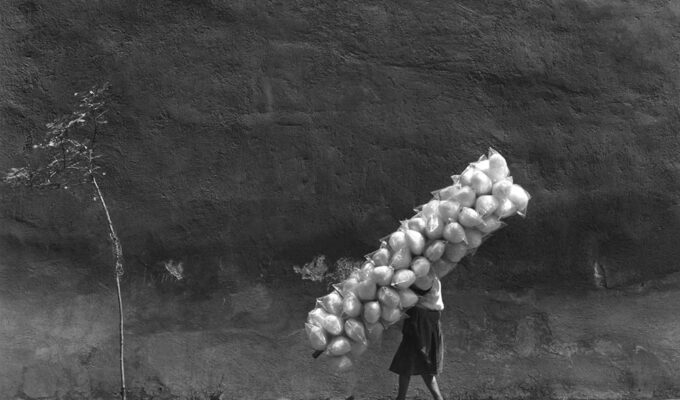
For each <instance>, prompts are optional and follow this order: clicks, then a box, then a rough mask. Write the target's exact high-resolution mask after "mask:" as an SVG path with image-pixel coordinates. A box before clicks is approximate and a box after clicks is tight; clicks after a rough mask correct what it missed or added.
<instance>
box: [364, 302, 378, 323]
mask: <svg viewBox="0 0 680 400" xmlns="http://www.w3.org/2000/svg"><path fill="white" fill-rule="evenodd" d="M380 313H381V310H380V303H378V302H377V301H369V302H368V303H365V304H364V321H366V322H367V323H369V324H375V323H376V322H378V320H380Z"/></svg>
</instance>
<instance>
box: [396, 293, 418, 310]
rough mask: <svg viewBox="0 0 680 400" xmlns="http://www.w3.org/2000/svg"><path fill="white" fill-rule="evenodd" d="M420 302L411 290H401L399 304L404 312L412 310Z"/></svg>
mask: <svg viewBox="0 0 680 400" xmlns="http://www.w3.org/2000/svg"><path fill="white" fill-rule="evenodd" d="M417 302H418V295H417V294H415V292H413V290H411V289H401V290H399V303H400V304H401V308H403V309H404V310H405V309H407V308H411V307H413V306H415V305H416V303H417Z"/></svg>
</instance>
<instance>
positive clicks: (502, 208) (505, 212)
mask: <svg viewBox="0 0 680 400" xmlns="http://www.w3.org/2000/svg"><path fill="white" fill-rule="evenodd" d="M516 212H517V206H515V203H513V202H512V201H510V199H509V198H508V199H505V200H501V202H500V204H499V205H498V208H497V209H496V211H495V214H496V215H497V216H498V217H499V218H507V217H510V216H513V215H515V213H516Z"/></svg>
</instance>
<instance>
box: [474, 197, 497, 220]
mask: <svg viewBox="0 0 680 400" xmlns="http://www.w3.org/2000/svg"><path fill="white" fill-rule="evenodd" d="M499 204H500V203H499V201H498V199H497V198H495V197H494V196H491V195H489V194H485V195H483V196H479V197H477V201H476V202H475V211H477V213H478V214H479V215H480V216H482V218H484V217H485V216H487V215H490V214H492V213H493V212H494V211H496V209H497V208H498V205H499Z"/></svg>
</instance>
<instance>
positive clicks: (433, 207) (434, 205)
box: [422, 199, 440, 219]
mask: <svg viewBox="0 0 680 400" xmlns="http://www.w3.org/2000/svg"><path fill="white" fill-rule="evenodd" d="M422 208H423V210H422V214H423V217H425V218H426V219H427V218H428V217H431V216H433V215H435V216H437V217H439V216H440V215H439V200H437V199H432V200H430V201H428V202H427V203H425V204H423V207H422Z"/></svg>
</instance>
